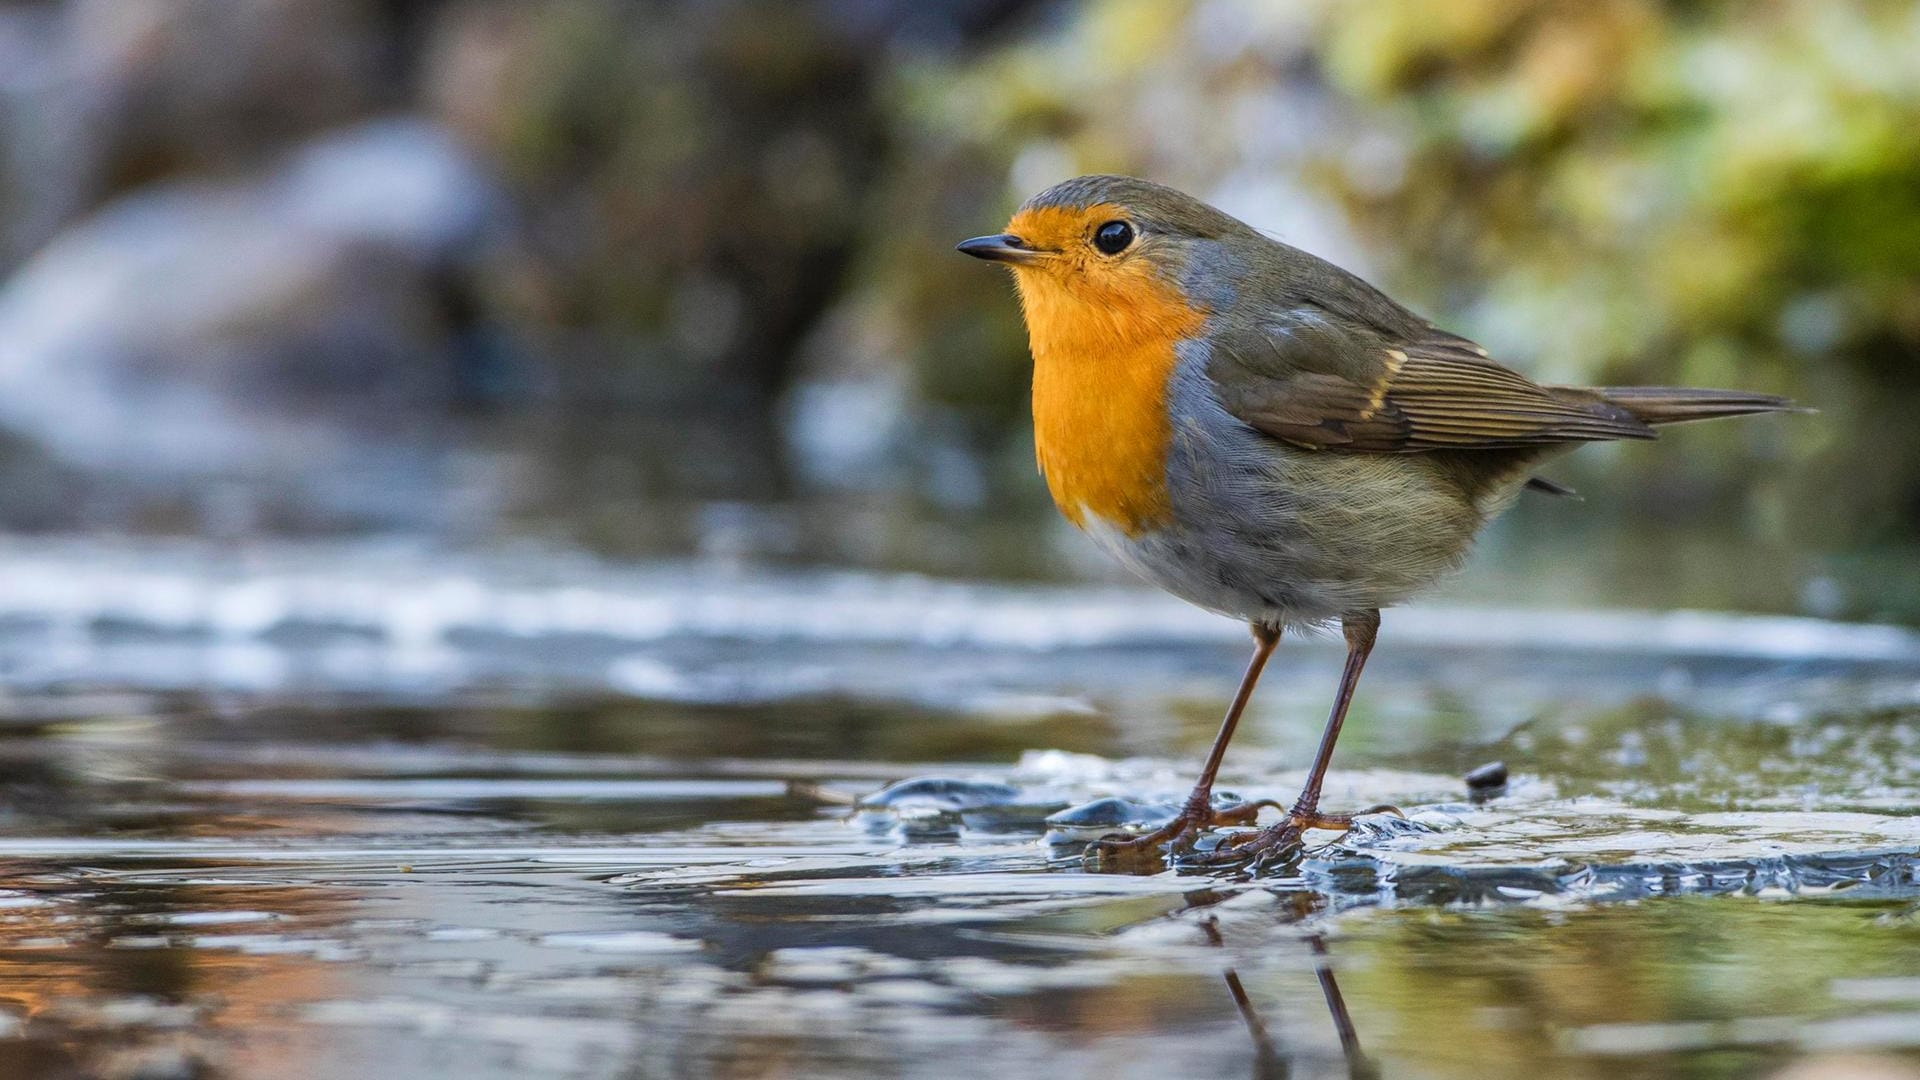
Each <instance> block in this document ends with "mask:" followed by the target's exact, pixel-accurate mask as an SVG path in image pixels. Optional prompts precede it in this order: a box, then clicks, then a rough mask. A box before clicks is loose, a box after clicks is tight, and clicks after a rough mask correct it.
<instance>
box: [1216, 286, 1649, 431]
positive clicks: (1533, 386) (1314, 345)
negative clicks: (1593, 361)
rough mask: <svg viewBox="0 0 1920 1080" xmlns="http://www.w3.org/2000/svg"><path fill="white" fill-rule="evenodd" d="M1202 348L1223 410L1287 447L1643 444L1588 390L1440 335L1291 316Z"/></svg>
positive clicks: (1618, 411) (1622, 417)
mask: <svg viewBox="0 0 1920 1080" xmlns="http://www.w3.org/2000/svg"><path fill="white" fill-rule="evenodd" d="M1213 344H1214V359H1213V361H1212V364H1211V366H1210V367H1209V373H1210V374H1211V375H1212V376H1213V379H1214V383H1215V386H1216V387H1217V388H1218V390H1219V392H1220V398H1221V400H1222V402H1223V403H1224V404H1225V405H1226V406H1227V408H1228V410H1229V411H1231V412H1233V413H1234V414H1235V415H1236V416H1238V417H1240V419H1242V420H1244V421H1246V422H1247V423H1248V424H1251V425H1252V426H1254V427H1255V428H1258V429H1259V430H1261V431H1264V432H1266V433H1267V434H1269V435H1272V436H1273V437H1275V438H1278V439H1283V440H1285V441H1287V442H1290V443H1293V444H1295V445H1298V446H1306V447H1314V448H1318V449H1326V450H1347V451H1368V452H1373V453H1417V452H1421V451H1429V450H1482V449H1484V450H1491V449H1502V448H1515V447H1527V446H1548V445H1552V444H1554V443H1565V442H1590V441H1596V440H1605V439H1650V438H1652V437H1653V429H1652V428H1650V427H1648V426H1647V425H1646V424H1645V423H1644V422H1642V421H1641V420H1639V419H1638V418H1636V417H1635V416H1634V415H1633V414H1632V413H1630V412H1628V411H1627V410H1626V409H1624V408H1621V407H1620V406H1617V405H1614V404H1612V403H1611V402H1608V401H1607V400H1605V399H1604V398H1602V397H1600V396H1599V395H1598V394H1594V393H1591V392H1588V391H1581V390H1572V389H1568V388H1564V387H1547V386H1541V385H1540V384H1538V383H1536V382H1534V381H1533V380H1531V379H1528V378H1527V377H1526V376H1524V375H1522V374H1520V373H1519V372H1517V371H1513V370H1512V369H1510V368H1506V367H1502V366H1501V365H1499V364H1496V363H1494V362H1493V361H1491V360H1489V359H1487V358H1486V357H1485V356H1484V355H1483V354H1482V352H1481V351H1480V348H1479V346H1477V345H1475V344H1473V343H1472V342H1470V341H1467V340H1466V339H1465V338H1460V337H1456V336H1454V335H1451V334H1446V333H1444V332H1440V331H1434V332H1433V334H1432V336H1430V337H1425V338H1421V339H1420V340H1412V341H1396V340H1394V339H1393V338H1391V337H1389V336H1388V335H1386V334H1384V333H1382V332H1381V331H1379V330H1377V329H1375V328H1374V327H1371V326H1367V325H1365V324H1360V323H1354V322H1350V321H1347V320H1343V319H1340V318H1339V317H1337V316H1330V315H1328V314H1327V313H1326V312H1322V311H1317V310H1312V311H1307V310H1301V311H1294V312H1289V313H1287V316H1286V317H1285V318H1281V319H1277V320H1272V321H1269V322H1268V323H1266V324H1264V325H1262V326H1260V327H1256V328H1249V329H1247V330H1242V331H1240V332H1238V333H1232V332H1229V333H1223V334H1220V335H1217V336H1216V338H1215V339H1214V343H1213Z"/></svg>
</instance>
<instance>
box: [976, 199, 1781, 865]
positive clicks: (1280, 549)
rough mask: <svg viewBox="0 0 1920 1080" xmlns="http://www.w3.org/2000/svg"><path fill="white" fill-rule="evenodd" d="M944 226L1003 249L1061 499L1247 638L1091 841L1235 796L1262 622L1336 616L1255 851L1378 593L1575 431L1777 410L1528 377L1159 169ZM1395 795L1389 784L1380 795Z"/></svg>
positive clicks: (1044, 468)
mask: <svg viewBox="0 0 1920 1080" xmlns="http://www.w3.org/2000/svg"><path fill="white" fill-rule="evenodd" d="M959 250H960V251H962V252H964V253H966V254H968V255H971V256H974V257H975V258H980V259H987V260H990V261H993V262H999V263H1003V264H1005V265H1006V266H1007V267H1009V268H1010V269H1011V270H1012V272H1013V278H1014V283H1015V285H1016V286H1017V288H1018V291H1019V294H1020V306H1021V311H1022V313H1023V315H1024V317H1025V319H1026V325H1027V335H1028V342H1029V346H1030V348H1031V351H1032V353H1033V365H1034V367H1033V429H1034V431H1033V433H1034V447H1035V450H1036V452H1037V456H1038V458H1039V464H1040V469H1041V472H1042V473H1043V474H1044V475H1045V477H1046V483H1047V488H1048V490H1049V492H1050V493H1051V494H1052V496H1053V501H1054V503H1055V504H1056V505H1057V506H1058V507H1059V509H1060V512H1061V513H1062V514H1064V515H1065V516H1066V517H1067V519H1068V520H1069V521H1071V522H1073V524H1075V525H1077V526H1079V527H1080V528H1081V529H1082V530H1083V531H1085V532H1086V533H1087V534H1088V535H1089V536H1090V537H1092V538H1093V540H1094V541H1095V542H1096V543H1098V544H1099V545H1100V546H1101V547H1103V548H1105V549H1106V550H1107V551H1108V552H1110V553H1111V554H1112V555H1113V556H1115V557H1116V558H1117V559H1119V561H1120V562H1121V563H1123V564H1125V565H1126V566H1127V567H1129V568H1131V569H1132V570H1133V571H1135V572H1136V573H1138V574H1139V575H1141V576H1142V577H1144V578H1146V579H1147V580H1148V581H1150V582H1152V583H1154V584H1155V585H1158V586H1160V587H1161V588H1163V589H1165V590H1167V591H1168V592H1171V593H1173V594H1174V595H1175V596H1178V597H1181V598H1182V599H1184V600H1187V601H1189V602H1191V603H1194V604H1197V605H1199V606H1200V607H1202V608H1206V609H1208V610H1210V611H1214V612H1218V613H1219V614H1222V615H1227V616H1230V617H1232V618H1236V619H1240V620H1243V621H1245V622H1246V623H1247V624H1248V625H1249V626H1251V627H1252V630H1253V638H1254V650H1253V658H1252V660H1251V661H1250V662H1249V663H1248V665H1247V668H1246V673H1245V675H1244V676H1243V677H1242V679H1241V681H1240V686H1239V690H1238V692H1237V693H1236V694H1235V695H1234V698H1233V702H1232V704H1231V705H1230V706H1229V707H1228V709H1227V713H1226V716H1225V718H1224V720H1223V721H1222V722H1221V725H1220V731H1219V734H1218V735H1217V736H1216V737H1215V739H1214V742H1213V748H1212V750H1211V751H1210V752H1209V754H1208V755H1207V760H1206V764H1205V765H1204V766H1203V767H1202V769H1201V771H1200V778H1199V781H1198V783H1196V784H1195V785H1194V788H1193V792H1192V794H1191V795H1190V796H1189V797H1188V799H1187V801H1186V803H1185V805H1184V808H1183V809H1182V811H1181V812H1180V814H1179V815H1178V816H1177V817H1175V818H1174V820H1173V821H1171V822H1169V823H1168V824H1167V825H1165V826H1164V827H1162V828H1159V829H1157V830H1155V831H1153V832H1150V833H1147V834H1145V835H1143V836H1139V837H1137V838H1134V839H1131V840H1124V841H1123V840H1113V839H1109V840H1105V841H1101V842H1099V843H1097V844H1096V845H1094V847H1093V848H1090V849H1089V854H1090V855H1091V856H1095V857H1098V856H1101V855H1118V854H1122V853H1126V852H1134V853H1147V854H1150V855H1152V856H1153V857H1155V858H1157V857H1158V856H1159V854H1160V851H1161V849H1162V846H1163V845H1164V846H1167V847H1168V848H1170V849H1171V850H1173V851H1176V852H1178V851H1181V850H1184V849H1186V848H1189V847H1191V846H1192V844H1193V842H1194V840H1195V839H1196V838H1197V837H1198V835H1199V834H1200V832H1201V831H1202V830H1205V829H1208V828H1211V827H1216V826H1219V825H1223V824H1242V823H1249V822H1251V821H1253V820H1254V817H1255V815H1257V813H1258V809H1259V807H1258V806H1257V805H1256V806H1244V805H1242V806H1232V807H1227V808H1222V809H1216V807H1215V806H1214V802H1213V783H1214V777H1215V775H1216V774H1217V773H1218V771H1219V768H1220V762H1221V758H1222V757H1223V756H1224V755H1225V753H1226V749H1227V743H1228V742H1229V741H1230V740H1231V739H1232V738H1233V731H1234V727H1235V726H1236V725H1237V724H1238V723H1239V720H1240V714H1241V712H1242V711H1243V710H1244V709H1245V707H1246V704H1247V700H1248V698H1249V697H1250V696H1251V695H1252V693H1253V688H1254V685H1255V683H1257V682H1258V681H1259V678H1260V671H1261V668H1262V667H1264V666H1265V664H1266V662H1267V658H1268V657H1269V656H1270V655H1271V654H1272V652H1273V649H1274V646H1275V645H1276V644H1278V642H1279V640H1280V636H1281V634H1282V632H1283V631H1285V630H1287V629H1289V628H1294V629H1306V628H1314V627H1321V626H1326V625H1329V624H1331V623H1333V622H1335V621H1336V620H1337V621H1338V622H1339V624H1340V626H1341V629H1342V631H1343V633H1344V636H1345V638H1346V643H1347V659H1346V667H1345V669H1344V671H1343V672H1342V673H1341V677H1340V686H1339V690H1338V693H1337V694H1336V695H1335V698H1334V703H1333V709H1332V712H1331V714H1330V715H1329V717H1328V720H1327V725H1326V729H1325V732H1324V734H1323V735H1322V736H1321V740H1320V745H1319V749H1318V751H1317V752H1316V753H1315V755H1314V759H1313V764H1312V766H1311V768H1310V770H1309V772H1308V774H1307V781H1306V786H1305V788H1304V789H1303V790H1302V791H1301V792H1300V797H1299V798H1298V800H1296V801H1295V802H1294V804H1293V806H1292V808H1291V809H1290V810H1289V811H1288V812H1287V814H1286V816H1285V817H1284V818H1283V819H1282V820H1280V821H1279V822H1278V823H1277V824H1274V825H1272V826H1271V827H1269V828H1267V829H1265V830H1262V831H1260V832H1257V833H1252V832H1242V833H1238V834H1236V835H1235V836H1232V837H1228V838H1226V840H1225V841H1224V842H1223V844H1222V845H1221V847H1219V848H1217V849H1216V852H1215V853H1214V855H1213V856H1212V857H1211V858H1212V859H1214V860H1215V861H1226V860H1239V859H1247V858H1253V857H1271V855H1272V854H1273V853H1276V852H1282V851H1285V850H1289V849H1291V848H1293V847H1296V846H1297V845H1298V844H1299V842H1300V838H1301V835H1302V833H1303V832H1304V831H1305V830H1306V829H1309V828H1328V829H1345V828H1347V827H1349V826H1350V825H1351V823H1352V820H1353V819H1352V816H1350V815H1346V814H1337V813H1327V812H1323V811H1322V810H1321V809H1320V790H1321V786H1322V784H1323V783H1324V782H1325V779H1326V773H1327V766H1328V764H1329V762H1330V761H1331V759H1332V757H1333V748H1334V743H1335V741H1336V740H1337V739H1338V738H1339V735H1340V725H1341V723H1342V722H1343V721H1344V719H1345V718H1346V714H1347V707H1348V705H1349V703H1350V702H1351V701H1352V699H1353V693H1354V688H1355V686H1356V684H1357V683H1358V682H1359V679H1360V672H1361V668H1362V667H1363V666H1364V665H1365V664H1366V661H1367V655H1368V653H1369V652H1370V651H1371V650H1372V648H1373V644H1374V638H1375V635H1376V633H1377V632H1378V630H1379V627H1380V609H1381V608H1384V607H1389V606H1391V605H1393V604H1397V603H1400V602H1402V601H1404V600H1406V599H1407V598H1408V597H1410V596H1412V595H1414V594H1415V593H1417V592H1419V591H1420V590H1421V589H1422V588H1423V587H1425V586H1427V585H1429V584H1431V583H1433V582H1434V581H1435V580H1436V579H1438V578H1440V577H1442V576H1443V575H1445V574H1446V573H1447V572H1448V571H1449V570H1451V569H1453V568H1454V567H1455V566H1457V565H1458V564H1459V563H1460V562H1461V560H1462V559H1463V558H1464V557H1465V555H1466V553H1467V549H1468V548H1469V546H1470V545H1471V544H1472V542H1473V538H1474V535H1475V533H1477V532H1478V531H1479V530H1480V528H1481V526H1483V525H1485V524H1486V523H1487V522H1488V521H1489V520H1490V519H1491V518H1493V517H1494V516H1495V515H1496V514H1498V513H1500V512H1501V511H1502V510H1503V509H1505V508H1506V507H1507V506H1508V505H1509V504H1510V503H1512V501H1513V500H1514V498H1515V497H1516V496H1517V495H1518V494H1519V492H1520V491H1521V490H1522V489H1523V488H1528V487H1532V488H1536V489H1539V490H1543V491H1547V492H1555V493H1560V494H1570V492H1569V491H1568V490H1567V489H1565V488H1563V487H1561V486H1560V485H1558V484H1555V483H1553V482H1552V481H1548V480H1544V479H1540V478H1536V477H1534V476H1533V470H1534V469H1535V468H1536V467H1537V466H1539V465H1540V464H1541V463H1542V462H1543V461H1545V460H1546V459H1548V458H1550V457H1552V456H1554V455H1556V454H1558V453H1560V452H1563V451H1565V450H1567V449H1569V448H1571V447H1573V446H1575V445H1577V444H1579V443H1584V442H1596V441H1604V440H1612V439H1651V438H1653V437H1654V428H1655V426H1657V425H1660V424H1671V423H1679V422H1681V421H1686V420H1707V419H1712V418H1716V417H1722V416H1742V415H1747V414H1751V413H1768V412H1781V411H1786V410H1790V409H1792V408H1793V406H1792V404H1791V403H1790V402H1788V401H1787V400H1785V399H1783V398H1779V397H1774V396H1771V395H1768V394H1753V393H1744V392H1740V391H1731V390H1693V389H1679V388H1670V387H1602V388H1597V389H1585V388H1577V387H1569V386H1546V385H1542V384H1540V383H1536V382H1534V381H1533V380H1531V379H1528V378H1527V377H1526V376H1524V375H1521V374H1520V373H1518V372H1516V371H1513V370H1512V369H1510V368H1507V367H1504V366H1502V365H1501V364H1499V363H1496V362H1495V361H1493V360H1492V359H1490V358H1489V357H1488V355H1487V350H1485V349H1483V348H1481V347H1480V346H1479V345H1476V344H1475V343H1473V342H1472V341H1469V340H1467V339H1466V338H1463V337H1460V336H1458V335H1456V334H1451V333H1448V332H1447V331H1445V330H1441V329H1439V328H1438V327H1436V326H1435V325H1434V324H1433V323H1431V322H1428V321H1427V320H1426V319H1423V318H1421V317H1420V316H1418V315H1416V314H1414V313H1413V312H1411V311H1409V310H1407V309H1406V308H1404V307H1402V306H1401V305H1399V304H1398V303H1395V302H1394V301H1393V300H1391V299H1389V298H1388V297H1387V296H1386V295H1385V294H1383V293H1382V292H1380V291H1379V290H1378V289H1376V288H1374V287H1373V286H1371V285H1369V284H1367V283H1366V282H1365V281H1362V280H1361V279H1360V278H1359V277H1356V276H1355V275H1353V274H1350V273H1348V272H1347V271H1345V270H1342V269H1340V268H1339V267H1337V266H1334V265H1333V264H1331V263H1329V262H1326V261H1325V260H1323V259H1320V258H1317V257H1315V256H1313V255H1311V254H1308V253H1307V252H1304V251H1301V250H1299V249H1297V248H1293V247H1289V246H1288V245H1286V244H1283V243H1280V242H1279V241H1276V240H1273V239H1271V238H1269V237H1267V236H1265V235H1262V234H1261V233H1260V232H1258V231H1257V230H1255V229H1253V228H1252V227H1250V226H1248V225H1246V224H1244V223H1243V222H1241V221H1238V220H1236V219H1235V218H1232V217H1230V216H1228V215H1227V214H1224V213H1222V212H1220V211H1219V210H1216V209H1214V208H1213V207H1211V206H1208V205H1207V204H1206V203H1203V202H1201V201H1199V200H1198V199H1195V198H1193V197H1191V196H1189V195H1186V194H1183V193H1182V192H1179V191H1176V190H1174V189H1172V188H1168V187H1163V186H1161V185H1159V184H1155V183H1151V182H1149V181H1146V180H1140V179H1136V178H1134V177H1128V176H1082V177H1078V178H1076V179H1073V180H1067V181H1065V182H1063V183H1060V184H1056V185H1055V186H1053V187H1051V188H1048V189H1047V190H1045V191H1043V192H1041V193H1040V194H1038V195H1035V196H1034V197H1033V198H1031V199H1029V200H1027V202H1026V203H1025V204H1024V205H1023V206H1021V207H1020V209H1019V210H1018V211H1016V212H1015V213H1014V215H1013V218H1012V220H1011V221H1009V222H1008V224H1007V227H1006V231H1004V232H1001V233H998V234H996V235H992V236H980V237H975V238H973V239H971V240H966V241H963V242H962V243H961V244H960V245H959ZM1374 809H1376V810H1391V809H1392V808H1391V807H1376V808H1374Z"/></svg>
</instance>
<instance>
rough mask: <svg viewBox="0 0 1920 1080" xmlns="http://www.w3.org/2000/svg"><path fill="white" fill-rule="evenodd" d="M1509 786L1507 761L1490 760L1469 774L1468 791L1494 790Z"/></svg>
mask: <svg viewBox="0 0 1920 1080" xmlns="http://www.w3.org/2000/svg"><path fill="white" fill-rule="evenodd" d="M1506 786H1507V763H1506V762H1504V761H1489V762H1487V763H1486V764H1485V765H1482V766H1480V767H1479V768H1477V769H1475V770H1473V771H1472V772H1470V773H1468V774H1467V790H1468V791H1493V790H1495V789H1497V788H1503V787H1506Z"/></svg>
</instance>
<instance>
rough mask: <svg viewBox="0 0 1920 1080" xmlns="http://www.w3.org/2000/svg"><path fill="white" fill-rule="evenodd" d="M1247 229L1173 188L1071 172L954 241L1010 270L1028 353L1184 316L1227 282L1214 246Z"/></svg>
mask: <svg viewBox="0 0 1920 1080" xmlns="http://www.w3.org/2000/svg"><path fill="white" fill-rule="evenodd" d="M1250 238H1251V239H1254V240H1257V239H1258V234H1257V233H1255V232H1254V231H1253V230H1252V229H1250V228H1248V227H1247V226H1246V225H1244V224H1242V223H1241V222H1239V221H1237V220H1235V219H1234V218H1232V217H1229V216H1227V215H1226V214H1223V213H1221V212H1220V211H1218V210H1215V209H1214V208H1213V207H1211V206H1208V205H1207V204H1206V203H1203V202H1201V201H1200V200H1198V199H1195V198H1193V197H1192V196H1190V195H1187V194H1185V193H1183V192H1180V191H1176V190H1174V189H1173V188H1170V187H1164V186H1162V185H1160V184H1155V183H1152V182H1149V181H1146V180H1140V179H1136V178H1134V177H1131V176H1081V177H1076V178H1075V179H1072V180H1067V181H1065V182H1063V183H1059V184H1055V185H1054V186H1053V187H1050V188H1048V189H1047V190H1045V191H1043V192H1041V193H1040V194H1038V195H1035V196H1034V197H1033V198H1031V199H1028V200H1027V201H1026V203H1025V204H1024V205H1022V206H1021V207H1020V209H1019V210H1017V211H1015V213H1014V215H1013V218H1012V219H1011V220H1009V221H1008V222H1007V227H1006V230H1005V231H1004V232H1001V233H997V234H995V235H992V236H978V237H974V238H973V239H971V240H966V241H962V242H961V244H960V245H959V250H960V251H962V252H964V253H966V254H968V255H972V256H974V257H975V258H979V259H987V260H990V261H993V262H999V263H1004V264H1006V265H1007V266H1008V267H1009V268H1010V269H1011V270H1012V271H1013V276H1014V281H1015V283H1016V284H1017V285H1018V287H1019V290H1020V299H1021V306H1022V309H1023V311H1024V313H1025V315H1026V320H1027V328H1028V332H1029V334H1030V335H1031V337H1032V339H1033V344H1034V346H1035V351H1036V355H1037V354H1038V353H1039V351H1040V350H1041V349H1042V348H1043V347H1044V346H1045V345H1046V344H1047V343H1048V342H1049V341H1050V340H1064V339H1065V338H1067V337H1073V336H1081V335H1088V334H1092V335H1098V336H1107V335H1109V334H1112V333H1120V334H1124V335H1137V334H1140V333H1151V332H1153V331H1154V330H1156V329H1164V327H1162V326H1161V324H1163V323H1165V322H1166V321H1168V320H1169V319H1172V320H1174V321H1177V322H1180V323H1182V324H1186V323H1190V322H1191V313H1192V312H1194V311H1196V310H1200V311H1204V310H1205V309H1206V308H1208V307H1210V306H1211V305H1212V304H1214V303H1216V302H1218V301H1219V299H1220V296H1219V295H1218V294H1219V293H1220V292H1221V291H1222V289H1223V288H1224V287H1227V285H1228V284H1229V283H1227V282H1225V281H1224V280H1222V279H1223V278H1225V277H1229V276H1231V275H1230V273H1229V270H1230V268H1229V267H1227V266H1224V265H1223V264H1222V263H1223V258H1222V256H1223V253H1225V252H1228V251H1230V250H1231V248H1232V247H1234V246H1238V244H1239V243H1242V242H1245V241H1247V240H1248V239H1250ZM1142 324H1144V325H1142Z"/></svg>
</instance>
